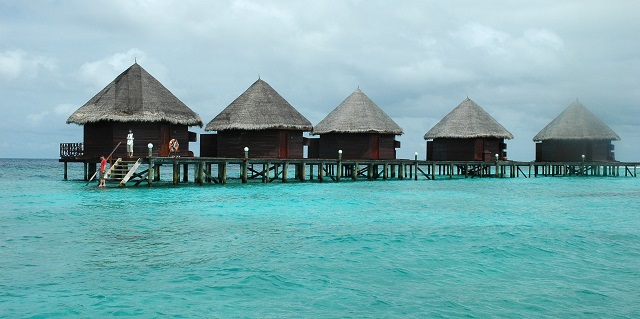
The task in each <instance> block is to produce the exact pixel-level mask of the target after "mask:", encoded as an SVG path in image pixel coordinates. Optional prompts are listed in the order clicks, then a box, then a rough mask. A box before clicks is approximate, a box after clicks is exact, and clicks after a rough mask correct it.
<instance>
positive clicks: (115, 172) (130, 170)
mask: <svg viewBox="0 0 640 319" xmlns="http://www.w3.org/2000/svg"><path fill="white" fill-rule="evenodd" d="M141 163H142V159H141V158H139V159H137V160H135V161H132V160H127V161H125V160H123V159H122V158H118V159H117V160H116V161H115V162H114V163H113V164H112V165H111V167H110V168H109V170H108V171H107V173H106V178H107V179H108V180H110V181H116V182H118V183H119V184H118V186H119V187H124V186H125V185H126V184H127V182H128V181H129V180H130V179H131V177H133V176H134V175H139V174H136V170H138V167H140V164H141Z"/></svg>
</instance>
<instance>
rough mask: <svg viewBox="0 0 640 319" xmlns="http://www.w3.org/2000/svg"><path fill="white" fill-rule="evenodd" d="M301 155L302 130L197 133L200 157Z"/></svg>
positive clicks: (284, 156) (285, 156)
mask: <svg viewBox="0 0 640 319" xmlns="http://www.w3.org/2000/svg"><path fill="white" fill-rule="evenodd" d="M245 147H248V148H249V157H250V158H303V149H304V145H303V137H302V131H296V130H224V131H218V133H217V134H201V135H200V156H201V157H227V158H243V157H244V148H245Z"/></svg>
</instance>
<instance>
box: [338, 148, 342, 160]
mask: <svg viewBox="0 0 640 319" xmlns="http://www.w3.org/2000/svg"><path fill="white" fill-rule="evenodd" d="M338 160H339V161H341V160H342V150H338Z"/></svg>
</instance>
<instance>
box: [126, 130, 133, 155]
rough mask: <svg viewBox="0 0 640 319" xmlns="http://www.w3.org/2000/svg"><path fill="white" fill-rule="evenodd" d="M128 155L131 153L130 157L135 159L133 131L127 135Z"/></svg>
mask: <svg viewBox="0 0 640 319" xmlns="http://www.w3.org/2000/svg"><path fill="white" fill-rule="evenodd" d="M127 153H129V157H133V132H131V130H129V134H127Z"/></svg>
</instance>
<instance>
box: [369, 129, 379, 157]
mask: <svg viewBox="0 0 640 319" xmlns="http://www.w3.org/2000/svg"><path fill="white" fill-rule="evenodd" d="M371 140H372V143H371V144H372V146H373V147H372V148H371V149H370V150H369V151H370V152H371V159H374V160H377V159H380V142H381V141H380V136H378V135H371Z"/></svg>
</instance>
